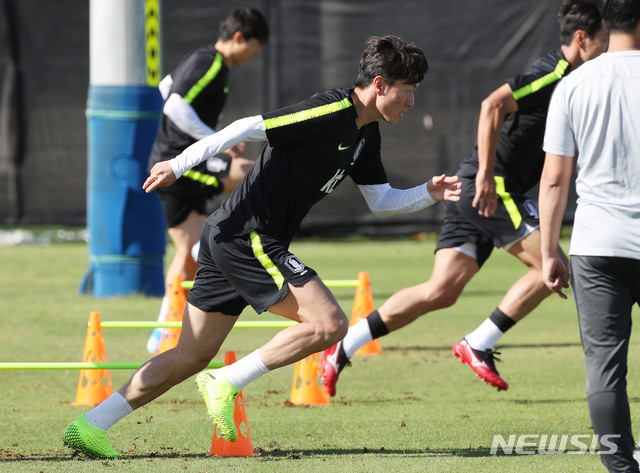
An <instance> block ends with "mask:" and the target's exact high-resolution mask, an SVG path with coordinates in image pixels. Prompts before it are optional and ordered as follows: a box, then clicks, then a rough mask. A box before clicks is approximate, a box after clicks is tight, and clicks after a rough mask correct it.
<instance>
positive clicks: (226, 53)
mask: <svg viewBox="0 0 640 473" xmlns="http://www.w3.org/2000/svg"><path fill="white" fill-rule="evenodd" d="M268 39H269V26H268V25H267V21H266V20H265V18H264V16H263V15H262V13H260V12H259V11H258V10H256V9H254V8H238V9H235V10H233V11H232V12H231V13H230V14H229V15H228V16H227V17H226V18H225V19H224V20H223V21H222V22H221V23H220V27H219V31H218V39H217V40H216V42H215V43H209V44H207V45H205V46H202V47H200V48H197V49H195V50H194V51H192V52H190V53H189V54H187V55H186V56H185V57H184V58H183V59H182V60H181V61H180V63H179V64H178V65H177V66H176V68H175V69H174V70H173V71H172V72H171V73H170V74H168V75H167V76H166V77H165V78H164V79H163V80H162V81H161V82H160V85H159V88H160V92H161V93H162V96H163V98H164V100H165V103H164V105H163V107H162V115H161V118H160V126H159V128H158V133H157V135H156V139H155V141H154V143H153V147H152V148H151V155H150V156H149V168H151V167H152V166H153V165H154V164H156V163H158V162H160V161H166V160H168V159H171V158H173V157H175V156H177V155H178V154H180V153H181V152H182V151H184V150H185V149H186V148H187V147H189V146H190V145H192V144H193V143H195V142H196V141H198V140H200V139H202V138H204V137H206V136H209V135H211V134H213V133H215V129H216V127H217V124H218V119H219V118H220V115H221V114H222V110H223V108H224V106H225V103H226V101H227V94H228V86H227V83H228V80H227V79H228V76H229V70H230V68H232V67H242V66H246V65H247V64H248V63H249V62H250V61H251V60H252V59H253V58H255V57H256V56H257V55H258V53H259V52H260V49H261V47H262V46H263V45H264V44H265V43H266V42H267V40H268ZM243 155H244V143H240V144H238V145H237V146H236V147H234V148H231V149H229V150H226V151H225V153H224V154H222V153H221V154H219V155H218V156H214V157H212V158H211V159H209V160H207V161H205V162H203V163H201V164H199V165H198V166H196V167H194V168H193V169H191V170H190V171H188V172H186V173H184V175H183V176H182V177H180V179H178V180H177V181H176V182H174V183H173V184H172V185H170V186H168V187H163V188H161V189H158V196H159V198H160V202H161V203H162V209H163V211H164V216H165V220H166V221H167V227H168V229H169V237H170V238H171V241H172V242H173V244H174V246H175V254H174V256H173V259H172V260H171V263H170V265H169V267H168V269H167V274H166V277H165V295H164V298H163V299H162V304H161V307H160V312H159V313H158V321H159V322H163V321H164V320H166V317H167V312H168V311H169V298H170V295H171V286H170V285H171V283H172V282H173V280H174V279H175V277H176V276H177V275H180V277H181V278H182V280H183V281H192V280H193V278H194V277H195V275H196V270H197V269H198V264H197V263H196V261H195V260H194V258H193V257H192V251H191V249H192V247H193V245H194V244H196V242H198V240H200V232H201V231H202V225H203V224H204V220H205V218H207V215H206V206H207V200H208V199H210V198H212V197H213V196H216V195H220V194H229V193H231V191H232V190H233V189H234V188H235V186H236V185H238V183H239V182H240V181H241V180H242V178H243V177H244V176H245V174H246V173H247V171H248V170H249V168H250V167H251V166H252V165H253V161H251V160H249V159H246V158H244V156H243ZM161 333H162V330H161V329H158V328H157V329H155V330H154V331H153V333H152V334H151V337H150V338H149V340H148V342H147V350H148V351H149V352H150V353H154V354H155V353H156V352H157V351H158V349H159V348H160V341H161V338H160V337H161Z"/></svg>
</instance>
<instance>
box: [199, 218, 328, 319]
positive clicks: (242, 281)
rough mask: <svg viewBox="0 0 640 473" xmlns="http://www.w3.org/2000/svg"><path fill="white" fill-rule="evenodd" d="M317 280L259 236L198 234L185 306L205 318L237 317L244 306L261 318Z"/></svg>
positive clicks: (281, 247)
mask: <svg viewBox="0 0 640 473" xmlns="http://www.w3.org/2000/svg"><path fill="white" fill-rule="evenodd" d="M315 276H316V272H315V271H314V270H313V269H311V268H309V267H307V266H305V265H304V264H303V263H302V262H301V261H300V260H299V259H298V258H296V256H295V255H294V254H292V253H290V252H289V250H288V249H287V248H286V247H285V245H283V244H282V243H281V242H279V241H278V240H276V239H274V238H272V237H268V236H264V235H258V234H257V233H256V232H252V233H251V234H249V235H243V236H232V235H225V234H221V233H220V231H219V229H218V228H217V227H213V226H211V225H209V224H208V223H205V224H204V228H203V229H202V238H201V239H200V252H199V253H198V272H197V273H196V279H195V281H194V283H193V288H192V289H191V290H190V291H189V303H190V304H192V305H194V306H195V307H197V308H198V309H201V310H203V311H205V312H221V313H223V314H226V315H240V313H241V312H242V311H243V310H244V308H245V307H246V306H247V305H251V307H253V308H254V309H255V311H256V312H258V313H261V312H264V311H265V310H267V309H268V308H269V307H271V306H272V305H274V304H277V303H278V302H281V301H282V300H284V298H285V297H286V296H287V294H289V288H288V285H287V284H288V283H290V284H292V285H293V286H302V285H304V284H305V283H307V282H308V281H309V280H311V279H313V278H314V277H315Z"/></svg>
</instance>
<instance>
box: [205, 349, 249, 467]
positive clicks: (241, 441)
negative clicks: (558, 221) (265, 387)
mask: <svg viewBox="0 0 640 473" xmlns="http://www.w3.org/2000/svg"><path fill="white" fill-rule="evenodd" d="M235 361H236V353H235V352H233V351H228V352H226V353H225V356H224V364H225V365H230V364H232V363H235ZM233 423H234V424H235V426H236V430H237V432H238V439H237V440H236V441H235V442H230V441H228V440H225V439H224V438H223V437H222V436H221V435H220V434H219V432H218V427H217V426H214V427H213V440H212V441H211V455H217V456H219V457H252V456H253V443H252V442H251V431H250V430H249V421H248V420H247V411H246V409H245V406H244V397H243V396H242V391H240V392H239V393H238V395H237V396H236V404H235V406H234V408H233ZM244 430H246V434H245V433H244Z"/></svg>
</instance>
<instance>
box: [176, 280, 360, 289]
mask: <svg viewBox="0 0 640 473" xmlns="http://www.w3.org/2000/svg"><path fill="white" fill-rule="evenodd" d="M323 282H324V284H325V286H327V287H358V280H357V279H327V280H326V281H323ZM192 287H193V281H183V282H182V288H183V289H191V288H192Z"/></svg>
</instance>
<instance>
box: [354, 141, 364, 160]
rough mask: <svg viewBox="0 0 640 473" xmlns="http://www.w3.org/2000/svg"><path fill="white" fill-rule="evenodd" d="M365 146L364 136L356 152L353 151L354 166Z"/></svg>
mask: <svg viewBox="0 0 640 473" xmlns="http://www.w3.org/2000/svg"><path fill="white" fill-rule="evenodd" d="M363 147H364V138H362V139H361V140H360V143H358V146H357V148H356V150H355V152H354V153H353V159H351V165H352V166H353V165H354V164H355V162H356V159H358V157H359V156H360V153H361V152H362V148H363Z"/></svg>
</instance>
